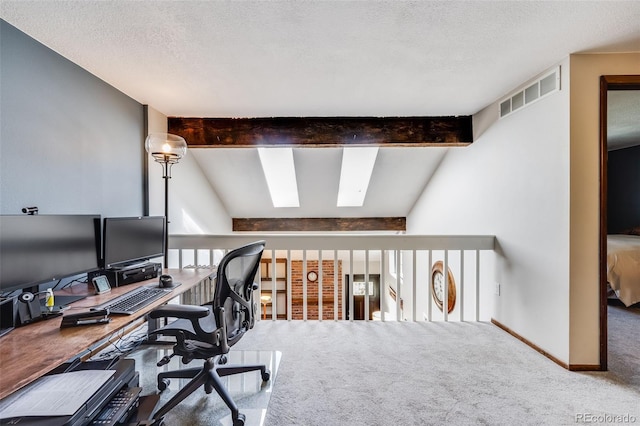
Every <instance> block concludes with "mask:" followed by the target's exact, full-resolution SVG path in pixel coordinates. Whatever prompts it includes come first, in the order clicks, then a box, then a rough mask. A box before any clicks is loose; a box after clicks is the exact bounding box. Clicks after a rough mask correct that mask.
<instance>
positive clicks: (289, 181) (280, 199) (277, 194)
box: [258, 148, 300, 207]
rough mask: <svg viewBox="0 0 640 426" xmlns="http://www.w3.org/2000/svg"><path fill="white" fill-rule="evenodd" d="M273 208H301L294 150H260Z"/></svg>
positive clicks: (259, 153)
mask: <svg viewBox="0 0 640 426" xmlns="http://www.w3.org/2000/svg"><path fill="white" fill-rule="evenodd" d="M258 155H260V163H262V171H263V172H264V177H265V178H266V179H267V186H268V187H269V193H270V194H271V202H272V203H273V207H300V200H299V199H298V182H297V181H296V168H295V165H294V164H293V149H292V148H258Z"/></svg>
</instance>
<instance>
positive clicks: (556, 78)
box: [499, 66, 560, 118]
mask: <svg viewBox="0 0 640 426" xmlns="http://www.w3.org/2000/svg"><path fill="white" fill-rule="evenodd" d="M558 90H560V67H559V66H558V67H556V68H554V69H553V70H552V71H549V72H548V73H546V74H544V75H543V76H542V77H541V78H539V79H537V80H535V81H533V82H531V83H530V84H527V85H525V88H524V89H521V90H519V91H518V92H516V93H515V94H513V95H510V96H509V97H508V98H506V99H504V100H502V101H501V102H500V104H499V114H500V118H504V117H506V116H507V115H509V114H511V113H513V112H516V111H518V110H519V109H521V108H524V107H526V106H527V105H530V104H532V103H533V102H535V101H538V100H540V99H542V98H544V97H545V96H547V95H549V94H551V93H553V92H557V91H558Z"/></svg>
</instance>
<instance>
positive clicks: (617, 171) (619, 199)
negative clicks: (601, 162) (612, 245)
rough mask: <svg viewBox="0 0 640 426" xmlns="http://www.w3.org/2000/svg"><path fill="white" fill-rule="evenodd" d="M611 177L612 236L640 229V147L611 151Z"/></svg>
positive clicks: (609, 220) (609, 212)
mask: <svg viewBox="0 0 640 426" xmlns="http://www.w3.org/2000/svg"><path fill="white" fill-rule="evenodd" d="M607 173H608V179H607V183H608V194H607V197H608V198H607V228H608V232H609V234H617V233H622V232H625V231H627V230H629V229H630V228H634V227H640V146H633V147H630V148H624V149H618V150H616V151H609V162H608V166H607Z"/></svg>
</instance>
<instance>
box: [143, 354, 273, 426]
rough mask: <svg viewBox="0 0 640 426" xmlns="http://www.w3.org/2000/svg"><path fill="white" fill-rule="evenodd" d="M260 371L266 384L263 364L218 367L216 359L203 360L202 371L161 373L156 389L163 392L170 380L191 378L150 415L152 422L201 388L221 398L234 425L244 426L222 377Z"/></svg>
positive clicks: (265, 372)
mask: <svg viewBox="0 0 640 426" xmlns="http://www.w3.org/2000/svg"><path fill="white" fill-rule="evenodd" d="M258 370H259V371H260V377H261V378H262V381H263V382H268V381H269V379H270V378H271V372H270V371H269V370H268V369H267V367H266V366H265V365H264V364H254V365H220V364H217V365H216V363H215V358H209V359H206V360H205V361H204V366H203V367H202V368H197V367H195V368H185V369H181V370H175V371H164V372H161V373H159V374H158V389H159V390H160V391H163V390H165V389H166V388H167V387H168V385H169V378H178V379H192V380H191V381H190V382H189V383H187V384H186V385H185V386H184V387H183V388H182V389H180V390H179V391H178V393H176V394H175V395H174V396H173V397H172V398H171V399H170V400H169V401H167V403H166V404H164V405H163V406H162V407H160V409H158V411H156V412H155V413H154V415H153V417H154V419H156V420H159V419H162V418H163V417H164V416H165V415H166V414H167V413H168V412H169V411H170V410H171V409H173V407H175V406H176V405H178V404H179V403H180V402H182V401H183V400H184V399H185V398H186V397H187V396H189V395H191V394H192V393H193V392H194V391H195V390H196V389H198V388H199V387H200V386H202V385H204V390H205V392H206V393H207V394H210V393H211V392H213V390H214V389H215V391H216V392H217V393H218V395H220V398H222V400H223V401H224V403H225V404H226V406H227V407H229V409H230V410H231V418H232V420H233V425H234V426H243V425H244V420H245V417H244V415H243V414H242V413H240V412H239V411H238V406H237V405H236V403H235V402H234V401H233V398H231V395H230V394H229V391H228V390H227V388H226V387H225V386H224V385H223V383H222V380H221V377H225V376H230V375H233V374H241V373H247V372H249V371H258Z"/></svg>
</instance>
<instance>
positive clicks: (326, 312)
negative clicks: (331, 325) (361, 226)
mask: <svg viewBox="0 0 640 426" xmlns="http://www.w3.org/2000/svg"><path fill="white" fill-rule="evenodd" d="M256 240H265V241H266V243H267V244H266V248H265V252H264V254H263V264H261V268H260V273H259V276H260V277H259V278H260V279H259V283H260V293H259V294H260V295H261V296H262V297H261V313H260V314H261V315H260V316H261V318H262V319H272V320H276V319H286V320H294V319H301V320H308V319H317V320H320V321H322V320H327V319H333V320H340V319H342V320H350V321H353V320H355V319H364V320H365V321H369V320H371V319H376V320H378V319H379V320H381V321H389V320H391V321H437V320H442V321H450V320H454V321H455V320H458V321H467V320H470V319H471V320H475V321H480V320H484V319H488V317H489V316H490V310H491V306H490V304H491V303H492V298H491V295H492V294H493V293H492V290H493V285H492V283H493V282H494V278H493V253H494V252H493V251H494V243H495V237H494V236H414V235H411V236H405V235H253V234H252V235H247V234H243V235H174V236H170V239H169V247H170V250H169V266H170V267H174V268H175V267H177V268H190V267H207V268H213V267H215V265H217V263H218V262H219V261H220V259H221V258H222V256H223V255H224V253H226V251H228V250H230V249H233V248H235V247H239V246H242V245H244V244H248V243H250V242H253V241H256ZM438 265H439V267H440V269H439V270H440V271H451V274H448V273H443V274H440V275H438V274H437V271H436V270H437V267H438ZM309 272H312V274H313V273H315V274H316V275H317V278H316V277H315V276H312V275H309V274H308V273H309ZM434 273H435V274H434ZM434 275H435V276H436V280H435V281H436V282H435V283H434ZM440 278H442V279H440ZM450 280H453V282H450ZM365 283H369V285H367V284H365ZM450 287H453V289H455V293H450V291H449V289H450ZM434 290H435V292H436V293H437V294H439V295H440V298H439V299H438V300H436V298H434ZM203 292H205V293H206V294H209V293H207V291H206V290H203ZM450 294H451V301H452V302H453V303H454V305H453V306H452V307H451V309H444V307H447V306H449V302H450V300H449V297H450ZM209 295H210V294H209ZM438 302H441V303H438ZM440 305H441V306H440ZM372 309H373V311H372Z"/></svg>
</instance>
